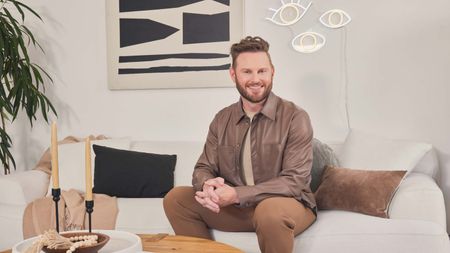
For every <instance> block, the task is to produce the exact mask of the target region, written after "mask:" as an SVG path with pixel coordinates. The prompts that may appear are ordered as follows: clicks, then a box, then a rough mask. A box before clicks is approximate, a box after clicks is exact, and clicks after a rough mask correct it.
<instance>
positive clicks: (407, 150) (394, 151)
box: [339, 129, 432, 173]
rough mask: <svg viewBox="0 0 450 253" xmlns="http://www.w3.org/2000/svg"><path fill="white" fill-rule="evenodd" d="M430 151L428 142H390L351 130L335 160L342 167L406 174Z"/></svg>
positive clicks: (430, 147)
mask: <svg viewBox="0 0 450 253" xmlns="http://www.w3.org/2000/svg"><path fill="white" fill-rule="evenodd" d="M431 149H432V146H431V145H430V144H428V143H420V142H412V141H401V140H390V139H387V138H383V137H380V136H376V135H373V134H368V133H364V132H361V131H359V130H354V129H352V130H351V131H350V133H349V134H348V136H347V138H346V140H345V143H344V146H343V149H342V152H341V154H340V156H339V161H340V164H341V166H342V167H345V168H358V169H368V170H407V171H408V173H409V172H410V171H412V170H413V169H414V167H415V166H416V165H417V164H418V162H419V161H420V160H421V159H422V158H423V157H424V155H425V154H426V153H427V152H428V151H430V150H431Z"/></svg>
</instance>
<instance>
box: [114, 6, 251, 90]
mask: <svg viewBox="0 0 450 253" xmlns="http://www.w3.org/2000/svg"><path fill="white" fill-rule="evenodd" d="M243 13H244V11H243V1H242V0H108V1H106V26H107V27H106V28H107V57H108V59H107V60H108V87H109V88H110V89H113V90H114V89H161V88H162V89H164V88H201V87H231V86H233V82H232V81H231V79H230V77H229V74H228V69H229V67H230V61H231V60H230V57H229V48H230V46H231V44H232V43H235V42H238V41H239V40H240V39H241V38H242V37H243V35H244V31H243V27H244V26H243V18H244V17H243Z"/></svg>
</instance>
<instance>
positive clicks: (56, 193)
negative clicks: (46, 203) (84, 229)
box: [52, 188, 61, 233]
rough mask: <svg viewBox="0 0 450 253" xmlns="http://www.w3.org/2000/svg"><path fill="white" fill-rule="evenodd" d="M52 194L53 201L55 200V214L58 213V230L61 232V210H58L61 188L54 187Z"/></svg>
mask: <svg viewBox="0 0 450 253" xmlns="http://www.w3.org/2000/svg"><path fill="white" fill-rule="evenodd" d="M52 196H53V201H54V202H55V215H56V232H58V233H59V210H58V202H59V200H60V196H61V189H60V188H52Z"/></svg>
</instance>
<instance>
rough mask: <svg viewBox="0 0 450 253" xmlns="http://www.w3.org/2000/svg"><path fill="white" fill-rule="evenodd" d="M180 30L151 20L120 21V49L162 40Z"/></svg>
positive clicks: (125, 19) (122, 19)
mask: <svg viewBox="0 0 450 253" xmlns="http://www.w3.org/2000/svg"><path fill="white" fill-rule="evenodd" d="M178 30H179V29H177V28H175V27H172V26H168V25H165V24H161V23H159V22H156V21H153V20H150V19H130V18H121V19H120V47H127V46H132V45H136V44H141V43H146V42H150V41H155V40H161V39H164V38H167V37H169V36H170V35H172V34H174V33H176V32H177V31H178Z"/></svg>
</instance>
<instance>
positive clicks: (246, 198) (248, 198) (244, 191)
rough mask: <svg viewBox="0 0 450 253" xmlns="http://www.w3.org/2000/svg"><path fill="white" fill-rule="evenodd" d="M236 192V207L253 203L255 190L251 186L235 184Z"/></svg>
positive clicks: (248, 205)
mask: <svg viewBox="0 0 450 253" xmlns="http://www.w3.org/2000/svg"><path fill="white" fill-rule="evenodd" d="M235 189H236V193H237V196H238V199H239V203H238V204H236V206H238V207H250V206H253V205H254V204H255V192H254V190H255V189H254V187H253V186H236V187H235Z"/></svg>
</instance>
